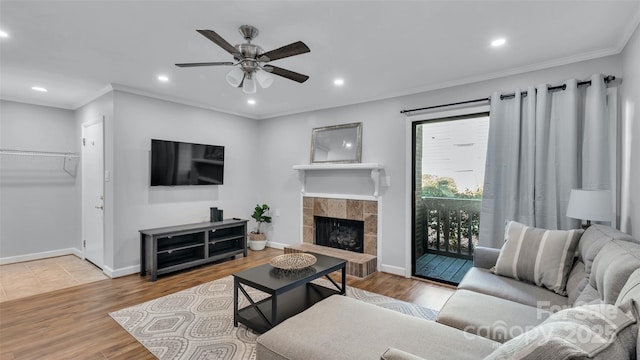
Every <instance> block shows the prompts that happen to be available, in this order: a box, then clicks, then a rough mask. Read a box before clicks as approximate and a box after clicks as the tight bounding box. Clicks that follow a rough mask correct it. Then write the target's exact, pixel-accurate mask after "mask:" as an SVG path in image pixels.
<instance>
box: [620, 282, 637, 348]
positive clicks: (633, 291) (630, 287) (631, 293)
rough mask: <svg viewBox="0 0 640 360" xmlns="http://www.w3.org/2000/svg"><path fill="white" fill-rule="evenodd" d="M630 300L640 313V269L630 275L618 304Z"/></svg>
mask: <svg viewBox="0 0 640 360" xmlns="http://www.w3.org/2000/svg"><path fill="white" fill-rule="evenodd" d="M629 301H633V304H634V306H635V308H636V314H640V269H638V270H636V271H634V272H633V274H631V276H629V280H627V283H626V284H624V287H623V288H622V290H621V291H620V295H618V300H616V306H620V305H622V304H624V303H627V302H629ZM636 359H640V332H639V333H638V339H637V340H636Z"/></svg>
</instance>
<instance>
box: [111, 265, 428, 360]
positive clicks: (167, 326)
mask: <svg viewBox="0 0 640 360" xmlns="http://www.w3.org/2000/svg"><path fill="white" fill-rule="evenodd" d="M314 282H316V283H319V284H321V285H324V286H327V287H331V286H332V285H331V283H330V282H329V281H328V280H326V279H318V280H315V281H314ZM246 289H247V292H248V293H249V295H250V296H251V297H252V299H254V300H257V299H261V298H264V297H266V294H264V293H262V292H260V291H258V290H255V289H251V288H246ZM347 296H350V297H352V298H355V299H359V300H362V301H365V302H368V303H372V304H375V305H378V306H381V307H385V308H387V309H391V310H394V311H398V312H401V313H404V314H408V315H412V316H416V317H420V318H424V319H428V320H433V319H435V318H436V315H437V312H436V311H435V310H431V309H427V308H424V307H420V306H417V305H414V304H411V303H407V302H403V301H399V300H396V299H393V298H390V297H387V296H383V295H379V294H375V293H372V292H368V291H365V290H360V289H357V288H352V287H347ZM239 298H240V299H239V301H240V306H241V307H243V306H247V305H248V304H249V302H248V301H247V300H246V299H244V297H243V296H242V294H240V296H239ZM109 315H111V317H112V318H113V319H114V320H115V321H116V322H118V324H120V326H122V327H123V328H124V329H125V330H127V331H128V332H129V334H131V335H132V336H133V337H134V338H135V339H136V340H138V341H139V342H140V343H141V344H142V345H144V346H145V347H146V348H147V349H148V350H149V351H151V353H153V354H154V355H155V356H156V357H157V358H158V359H162V360H164V359H181V360H182V359H190V360H191V359H194V360H195V359H198V360H205V359H206V360H212V359H220V360H222V359H224V360H232V359H233V360H235V359H238V360H239V359H255V358H256V354H255V344H256V338H257V337H258V335H259V334H256V333H254V332H253V331H251V330H250V329H247V328H246V327H245V326H244V325H242V324H240V325H239V326H238V327H237V328H236V327H234V326H233V277H232V276H227V277H225V278H222V279H219V280H216V281H212V282H209V283H206V284H202V285H198V286H196V287H193V288H190V289H187V290H183V291H180V292H177V293H174V294H171V295H167V296H163V297H161V298H158V299H155V300H151V301H148V302H145V303H142V304H139V305H135V306H132V307H129V308H126V309H123V310H119V311H115V312H112V313H110V314H109Z"/></svg>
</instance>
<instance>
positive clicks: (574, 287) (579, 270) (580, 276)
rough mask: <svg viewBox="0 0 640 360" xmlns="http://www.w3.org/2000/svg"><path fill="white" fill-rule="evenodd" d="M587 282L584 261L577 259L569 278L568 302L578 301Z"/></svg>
mask: <svg viewBox="0 0 640 360" xmlns="http://www.w3.org/2000/svg"><path fill="white" fill-rule="evenodd" d="M586 283H587V277H586V272H585V269H584V263H583V262H582V261H581V260H579V259H576V260H574V262H573V266H572V267H571V271H570V272H569V277H568V278H567V297H568V300H567V302H568V303H569V304H573V303H574V302H575V301H576V299H577V298H578V295H580V292H581V291H582V289H584V285H585V284H586Z"/></svg>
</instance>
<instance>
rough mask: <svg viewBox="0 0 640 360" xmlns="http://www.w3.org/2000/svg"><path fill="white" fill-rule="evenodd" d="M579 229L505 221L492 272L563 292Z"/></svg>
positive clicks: (578, 236)
mask: <svg viewBox="0 0 640 360" xmlns="http://www.w3.org/2000/svg"><path fill="white" fill-rule="evenodd" d="M582 232H583V231H582V230H581V229H576V230H546V229H538V228H534V227H530V226H526V225H524V224H521V223H518V222H515V221H508V222H507V225H506V227H505V231H504V237H505V239H504V245H503V246H502V249H501V250H500V255H499V256H498V261H497V262H496V267H495V271H494V272H495V273H496V274H498V275H502V276H508V277H511V278H514V279H516V280H523V281H528V282H532V283H534V284H536V285H538V286H544V287H546V288H547V289H549V290H553V291H554V292H556V293H558V294H560V295H566V292H565V287H566V283H567V277H568V276H569V271H570V269H571V264H572V263H573V257H574V253H575V250H576V246H577V245H578V240H580V236H581V235H582Z"/></svg>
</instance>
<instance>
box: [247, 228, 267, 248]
mask: <svg viewBox="0 0 640 360" xmlns="http://www.w3.org/2000/svg"><path fill="white" fill-rule="evenodd" d="M266 245H267V234H264V233H260V234H257V233H254V232H250V233H249V247H250V248H251V250H256V251H259V250H262V249H264V247H265V246H266Z"/></svg>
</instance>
